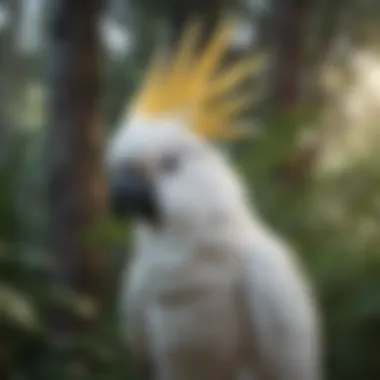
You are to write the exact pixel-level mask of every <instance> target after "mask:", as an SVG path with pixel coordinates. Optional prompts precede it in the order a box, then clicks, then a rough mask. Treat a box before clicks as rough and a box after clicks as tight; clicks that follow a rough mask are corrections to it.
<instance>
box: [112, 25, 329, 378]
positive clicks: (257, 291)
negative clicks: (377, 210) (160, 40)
mask: <svg viewBox="0 0 380 380" xmlns="http://www.w3.org/2000/svg"><path fill="white" fill-rule="evenodd" d="M233 25H234V23H233V22H231V20H230V19H228V18H226V19H224V20H223V21H222V22H220V23H219V24H218V26H217V28H216V29H215V31H214V33H213V35H212V37H211V38H210V40H209V41H208V43H207V44H205V46H204V47H203V48H202V49H199V46H198V45H197V41H199V37H200V30H201V28H200V23H199V22H195V21H194V22H189V23H188V25H187V27H186V28H185V30H184V33H183V36H182V37H181V41H180V43H179V44H178V45H177V49H176V51H174V52H172V54H165V53H164V52H163V49H158V52H156V54H154V56H153V58H152V63H151V64H150V66H149V68H148V70H147V73H146V76H145V78H144V80H143V81H142V84H141V86H140V88H139V89H138V90H137V91H136V95H135V96H134V97H133V98H132V100H131V101H130V103H129V105H128V107H127V108H126V111H125V113H124V114H123V117H122V120H121V122H120V123H119V125H118V127H117V128H116V130H115V131H114V133H113V135H112V136H111V138H110V140H109V145H108V147H107V158H106V160H107V166H108V169H109V172H110V181H109V193H110V203H111V208H112V212H113V215H114V216H115V217H117V218H121V219H123V220H127V219H128V220H129V221H130V224H129V225H128V229H130V230H131V232H132V240H131V257H130V259H129V260H127V262H126V264H125V267H124V268H123V269H122V276H121V284H120V297H119V310H120V321H121V322H120V326H121V333H122V335H123V339H124V341H125V343H126V345H127V347H128V349H129V351H130V353H131V355H132V358H133V362H134V363H135V364H136V366H137V367H138V368H140V376H141V378H149V379H155V380H243V379H245V380H254V379H255V380H321V378H322V370H321V351H322V342H321V322H320V317H319V310H318V306H317V301H316V296H315V294H314V290H313V287H312V285H311V281H310V280H309V278H308V276H307V274H306V272H305V269H304V268H303V267H302V264H301V262H300V260H299V258H298V256H297V253H296V252H295V250H294V248H293V247H291V246H290V244H288V243H287V242H286V241H285V240H284V239H283V238H282V237H280V235H279V234H278V233H276V232H275V231H274V230H273V229H272V228H271V227H270V226H269V225H268V224H267V223H266V222H265V221H264V219H263V218H262V217H261V216H260V215H259V212H258V211H257V210H255V209H254V207H252V206H251V202H250V197H249V194H248V193H249V192H248V190H247V186H246V185H245V183H244V180H243V178H241V176H240V175H239V173H238V171H237V170H236V169H235V168H234V165H233V163H232V160H230V158H229V157H228V155H227V154H226V152H225V151H224V150H223V149H222V148H221V145H220V144H219V142H221V141H222V142H226V143H228V142H229V141H232V140H233V139H236V138H249V133H250V131H249V129H247V128H246V127H243V126H242V125H243V124H240V123H239V115H241V113H242V111H243V110H244V109H245V108H246V107H247V105H248V104H250V96H251V94H250V91H245V93H244V94H242V93H238V91H237V90H238V89H239V86H240V85H241V84H242V83H245V82H246V81H247V80H248V79H249V77H250V76H251V75H252V74H253V73H254V72H255V71H257V70H258V67H259V66H260V65H259V63H258V62H259V61H260V59H258V57H257V56H256V55H255V56H254V57H251V56H247V57H242V58H240V59H237V60H236V62H233V63H230V64H229V65H227V66H228V67H222V66H223V65H222V62H223V58H224V57H225V56H226V52H227V49H228V46H229V41H231V35H232V31H233ZM144 376H145V377H144Z"/></svg>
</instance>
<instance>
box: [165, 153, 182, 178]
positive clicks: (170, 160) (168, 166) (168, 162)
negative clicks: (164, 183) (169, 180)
mask: <svg viewBox="0 0 380 380" xmlns="http://www.w3.org/2000/svg"><path fill="white" fill-rule="evenodd" d="M179 162H180V159H179V156H178V155H176V154H168V155H166V156H164V157H163V158H162V160H161V169H162V171H163V172H165V173H173V172H175V171H176V170H177V169H178V166H179Z"/></svg>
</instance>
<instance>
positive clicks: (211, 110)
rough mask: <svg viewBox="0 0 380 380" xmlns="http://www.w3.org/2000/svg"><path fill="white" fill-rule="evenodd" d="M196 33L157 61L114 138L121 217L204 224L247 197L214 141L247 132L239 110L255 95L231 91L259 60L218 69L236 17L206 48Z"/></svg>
mask: <svg viewBox="0 0 380 380" xmlns="http://www.w3.org/2000/svg"><path fill="white" fill-rule="evenodd" d="M197 31H199V28H197V25H196V24H191V25H190V27H189V28H188V29H187V30H186V32H185V34H184V38H183V40H182V43H181V44H180V45H179V49H178V51H177V52H176V54H174V55H173V56H172V57H171V60H169V62H168V61H167V60H162V59H161V57H160V58H159V59H156V60H154V62H153V65H152V66H151V69H150V70H149V71H148V75H147V78H146V80H145V82H144V83H143V86H142V88H141V90H140V92H139V93H138V95H137V97H136V98H135V100H134V101H133V102H132V103H131V105H130V107H129V109H128V112H127V114H126V116H125V118H124V119H123V120H122V122H121V125H120V127H119V128H118V129H117V131H116V133H115V134H114V135H113V136H112V140H111V142H110V146H109V148H108V151H107V154H108V164H109V168H110V175H111V180H110V197H111V203H112V208H113V211H114V212H115V213H116V214H117V215H119V216H122V217H126V216H133V217H136V218H140V219H141V220H143V221H145V222H148V223H151V224H153V225H165V224H166V225H180V226H184V227H186V228H191V227H192V225H197V226H198V227H199V226H200V225H202V224H203V223H207V224H209V223H210V222H212V221H213V220H214V219H215V220H216V219H218V218H221V217H223V216H225V215H227V214H228V213H231V211H232V210H236V209H237V208H238V207H240V206H239V204H240V203H241V201H242V199H243V198H244V195H243V192H242V189H241V186H240V184H239V181H238V180H237V179H236V175H235V174H234V171H233V170H232V169H231V167H230V165H229V164H228V163H227V161H226V160H225V158H224V156H223V155H222V154H221V152H220V151H219V149H218V148H217V147H216V146H215V145H214V144H213V143H214V141H215V140H220V139H226V138H227V139H230V138H231V137H235V136H237V135H240V134H241V132H242V130H239V128H238V126H237V123H236V116H237V115H238V114H239V113H240V112H241V111H242V110H243V108H245V107H246V106H247V104H248V103H249V100H250V97H249V96H248V97H247V96H242V95H238V94H236V93H233V92H232V90H234V89H235V87H236V86H237V85H238V84H239V83H241V82H242V81H244V80H245V79H247V77H248V75H249V74H251V73H252V72H253V71H254V70H255V69H257V59H256V58H254V59H252V58H248V59H244V60H241V61H239V62H237V63H236V64H235V65H233V66H232V67H230V68H228V69H225V70H224V71H221V72H219V71H218V70H219V69H220V67H219V66H220V64H221V60H222V58H223V56H224V54H225V51H226V48H227V47H228V44H229V37H230V32H231V25H230V23H227V24H226V23H222V24H221V26H220V28H218V29H217V31H216V33H215V35H214V37H213V38H212V39H211V41H210V42H209V44H208V45H207V46H206V47H205V49H204V50H203V52H202V53H201V54H197V53H196V52H195V51H196V50H195V45H196V41H197ZM244 132H245V131H243V133H244Z"/></svg>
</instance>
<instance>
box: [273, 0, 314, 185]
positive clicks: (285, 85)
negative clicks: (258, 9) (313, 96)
mask: <svg viewBox="0 0 380 380" xmlns="http://www.w3.org/2000/svg"><path fill="white" fill-rule="evenodd" d="M311 7H312V2H311V1H310V0H286V1H284V0H277V1H275V9H274V40H275V41H274V58H275V61H274V70H273V82H272V83H273V92H272V95H273V96H272V99H271V102H272V104H271V108H272V110H273V108H274V111H275V112H272V114H273V115H275V118H276V121H277V123H280V124H281V123H285V124H284V127H286V123H287V121H290V122H293V121H291V120H292V119H290V120H289V119H288V118H289V117H290V118H292V116H293V115H294V116H295V115H296V114H295V111H297V109H298V106H302V104H301V99H300V94H301V83H302V77H303V75H304V63H305V59H304V51H305V42H306V35H307V32H308V23H309V21H310V16H311V10H312V8H311ZM294 122H295V121H294ZM277 123H276V125H277ZM279 128H281V125H279ZM293 153H294V155H292V156H291V157H288V158H287V159H286V160H285V162H283V163H282V164H280V165H279V166H278V167H277V168H276V169H275V176H276V178H278V179H280V180H281V181H285V182H286V183H287V184H288V185H289V184H290V185H296V186H301V185H303V184H304V183H305V180H306V178H307V176H308V174H309V172H310V167H311V165H312V163H313V161H314V154H315V151H314V149H311V150H309V149H307V151H296V152H293Z"/></svg>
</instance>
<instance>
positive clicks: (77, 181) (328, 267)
mask: <svg viewBox="0 0 380 380" xmlns="http://www.w3.org/2000/svg"><path fill="white" fill-rule="evenodd" d="M225 10H229V11H232V12H234V14H235V15H236V17H237V19H238V23H237V27H236V31H235V36H234V40H233V44H232V46H231V50H230V52H229V58H235V57H239V56H241V55H244V54H247V53H250V52H253V53H255V52H256V53H258V54H266V55H267V57H269V59H268V60H267V61H266V64H265V65H264V66H263V67H262V69H260V70H259V71H258V72H257V73H256V75H255V77H254V78H253V79H252V82H250V83H247V86H251V88H252V94H253V95H254V96H257V99H258V101H257V102H256V103H255V105H254V106H252V108H251V109H250V110H249V112H247V115H246V119H247V121H248V122H249V123H250V125H251V126H252V130H253V131H254V132H255V133H254V136H255V138H253V139H250V140H246V141H240V142H236V143H233V144H232V143H231V144H229V145H228V147H227V149H228V150H229V151H230V152H231V155H232V157H233V159H234V163H235V165H236V168H238V170H240V171H241V172H242V174H243V176H244V177H245V179H246V182H247V185H248V186H249V189H250V190H251V192H252V200H253V205H254V206H253V205H252V207H256V208H257V209H258V210H259V211H260V213H261V214H262V216H263V217H264V218H265V219H266V220H267V221H268V222H269V223H270V224H271V225H272V226H273V227H274V228H276V230H277V231H278V232H280V233H281V234H282V235H283V236H284V237H285V238H286V239H287V240H288V241H290V242H291V243H292V244H293V245H294V246H295V247H296V248H297V250H298V252H299V254H300V256H301V259H302V261H303V262H304V264H305V267H306V268H307V270H308V272H309V273H310V276H311V279H312V281H313V284H314V286H315V288H316V290H317V295H318V297H319V303H320V306H321V310H322V316H323V323H324V335H325V341H326V347H327V348H326V353H325V358H324V366H325V369H326V375H327V377H326V378H327V379H329V380H363V379H366V380H378V379H379V378H380V155H379V154H378V151H379V148H380V128H379V124H380V55H379V53H380V44H379V42H380V40H379V38H380V37H379V36H380V2H379V1H378V0H346V1H343V0H203V1H201V0H191V1H190V0H188V1H180V0H108V1H106V0H103V1H101V0H82V1H79V0H1V1H0V378H1V379H4V380H8V379H9V380H29V379H30V380H34V379H35V380H44V379H54V380H59V379H62V380H63V379H65V380H66V379H70V380H77V379H78V380H79V379H83V380H84V379H92V380H95V379H99V380H100V379H107V380H119V379H120V380H121V379H134V378H135V377H134V375H133V372H132V371H131V363H130V362H129V361H128V353H127V352H126V349H125V347H124V346H123V344H122V339H121V336H120V332H119V329H118V327H119V326H118V320H117V306H116V305H117V297H118V278H119V272H120V267H121V266H122V265H124V262H125V260H127V258H128V249H127V244H126V243H127V240H128V239H127V228H126V227H125V226H120V225H118V224H116V223H115V222H113V221H112V220H111V219H110V218H109V217H108V212H107V196H106V187H107V186H106V172H105V170H104V147H105V144H106V141H107V135H108V134H109V132H110V131H111V130H112V128H114V127H115V126H117V124H118V121H119V120H120V119H121V117H122V116H123V114H124V113H125V111H126V106H127V104H128V99H129V97H130V96H131V94H133V91H134V90H135V89H136V88H137V87H138V86H139V84H140V81H141V78H142V76H143V75H144V72H145V68H146V64H147V62H148V60H149V57H150V54H151V53H152V50H153V48H154V46H155V44H156V43H157V42H158V41H166V42H168V44H169V46H172V47H174V46H175V44H176V42H177V40H178V36H179V35H180V33H181V31H182V29H183V27H184V25H185V22H186V20H187V19H188V18H189V17H192V16H194V15H198V16H201V17H203V19H204V20H205V21H206V24H207V28H205V30H204V39H205V40H207V38H208V35H209V34H210V32H211V31H212V29H213V26H214V25H215V22H216V21H217V20H218V19H219V17H220V15H221V12H222V11H225Z"/></svg>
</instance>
